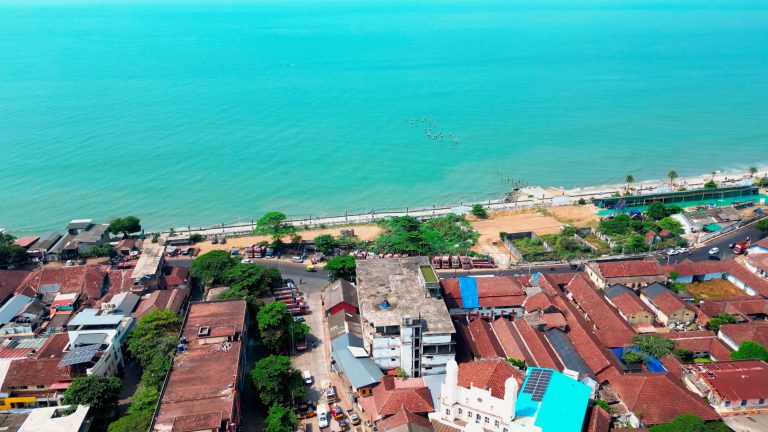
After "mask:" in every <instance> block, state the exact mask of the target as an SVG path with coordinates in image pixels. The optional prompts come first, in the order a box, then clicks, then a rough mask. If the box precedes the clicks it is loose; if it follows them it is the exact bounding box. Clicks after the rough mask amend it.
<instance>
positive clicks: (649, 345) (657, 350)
mask: <svg viewBox="0 0 768 432" xmlns="http://www.w3.org/2000/svg"><path fill="white" fill-rule="evenodd" d="M632 343H633V344H635V346H637V347H638V348H639V349H640V351H642V352H644V353H646V354H648V355H649V356H651V357H655V358H657V359H660V358H662V357H664V356H665V355H667V354H669V353H671V352H672V350H674V349H675V341H673V340H670V339H665V338H661V337H658V336H656V335H649V334H645V335H643V334H639V335H635V336H634V337H633V338H632Z"/></svg>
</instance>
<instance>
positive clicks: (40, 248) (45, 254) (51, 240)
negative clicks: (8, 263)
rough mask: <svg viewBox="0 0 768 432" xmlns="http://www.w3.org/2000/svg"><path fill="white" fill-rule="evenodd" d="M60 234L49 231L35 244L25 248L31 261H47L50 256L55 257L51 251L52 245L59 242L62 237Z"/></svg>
mask: <svg viewBox="0 0 768 432" xmlns="http://www.w3.org/2000/svg"><path fill="white" fill-rule="evenodd" d="M62 237H63V236H62V235H61V234H59V233H51V234H49V235H48V236H46V237H42V238H40V239H39V240H38V241H37V242H35V244H33V245H32V246H30V247H29V249H27V256H28V257H29V258H30V259H31V260H32V262H35V263H36V262H40V261H43V262H47V261H50V260H51V259H52V258H55V253H53V252H52V251H53V250H54V247H55V246H56V245H57V244H59V242H60V241H61V239H62Z"/></svg>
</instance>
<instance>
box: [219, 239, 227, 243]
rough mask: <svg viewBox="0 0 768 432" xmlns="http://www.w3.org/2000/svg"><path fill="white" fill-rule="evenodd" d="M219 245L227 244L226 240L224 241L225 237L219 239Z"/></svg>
mask: <svg viewBox="0 0 768 432" xmlns="http://www.w3.org/2000/svg"><path fill="white" fill-rule="evenodd" d="M219 243H221V244H227V239H226V237H222V238H221V240H220V241H219Z"/></svg>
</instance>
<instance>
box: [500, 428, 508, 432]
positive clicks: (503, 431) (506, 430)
mask: <svg viewBox="0 0 768 432" xmlns="http://www.w3.org/2000/svg"><path fill="white" fill-rule="evenodd" d="M501 432H509V429H507V428H504V429H502V430H501Z"/></svg>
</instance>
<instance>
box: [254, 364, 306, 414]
mask: <svg viewBox="0 0 768 432" xmlns="http://www.w3.org/2000/svg"><path fill="white" fill-rule="evenodd" d="M251 381H253V385H254V387H256V392H257V393H258V395H259V398H260V399H261V401H262V402H263V403H264V404H265V405H274V404H279V405H290V404H291V403H292V402H293V400H294V399H295V398H299V397H301V396H303V395H304V393H305V392H306V387H305V386H304V379H303V378H302V377H301V372H299V371H298V370H296V369H294V368H293V366H291V358H290V357H288V356H282V355H270V356H267V357H265V358H263V359H261V360H259V361H258V362H256V365H255V366H254V368H253V370H251Z"/></svg>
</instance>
